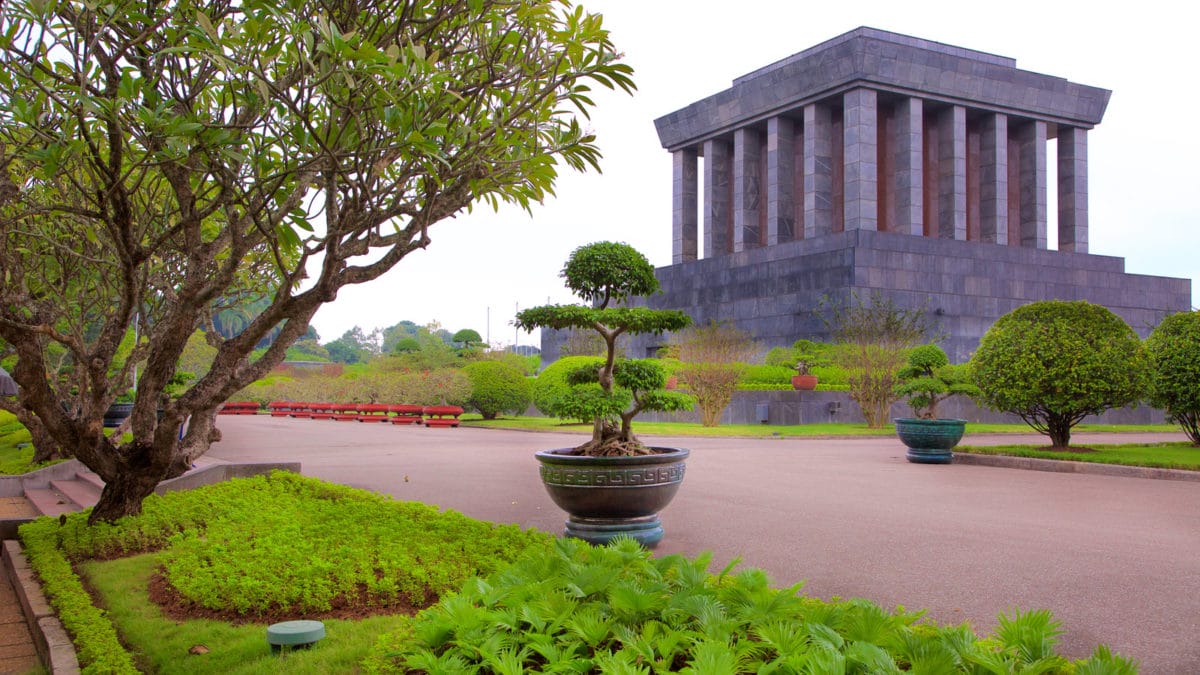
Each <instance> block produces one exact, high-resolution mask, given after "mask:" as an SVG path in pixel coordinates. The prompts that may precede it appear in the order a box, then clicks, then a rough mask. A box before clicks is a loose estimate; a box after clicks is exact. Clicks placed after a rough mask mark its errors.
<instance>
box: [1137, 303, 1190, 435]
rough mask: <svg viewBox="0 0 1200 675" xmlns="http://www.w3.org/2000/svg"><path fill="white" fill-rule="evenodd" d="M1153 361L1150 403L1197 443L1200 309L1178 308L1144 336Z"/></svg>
mask: <svg viewBox="0 0 1200 675" xmlns="http://www.w3.org/2000/svg"><path fill="white" fill-rule="evenodd" d="M1146 351H1147V352H1148V353H1149V355H1150V360H1151V362H1152V363H1153V364H1154V369H1153V371H1152V378H1153V383H1152V385H1151V391H1150V403H1151V404H1153V405H1154V406H1156V407H1159V408H1162V409H1163V410H1165V411H1166V412H1167V415H1168V417H1170V419H1172V420H1174V421H1175V422H1177V423H1178V424H1179V426H1181V427H1183V431H1184V433H1186V434H1187V436H1188V438H1190V439H1191V441H1192V443H1193V444H1195V445H1200V312H1179V313H1178V314H1172V315H1171V316H1168V317H1167V318H1165V319H1163V322H1162V323H1160V324H1159V325H1158V327H1157V328H1155V329H1154V332H1152V333H1150V337H1149V338H1147V339H1146Z"/></svg>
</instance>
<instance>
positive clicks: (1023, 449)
mask: <svg viewBox="0 0 1200 675" xmlns="http://www.w3.org/2000/svg"><path fill="white" fill-rule="evenodd" d="M1089 450H1090V451H1089ZM954 451H955V452H970V453H975V454H980V455H1011V456H1014V457H1038V458H1041V459H1060V460H1071V461H1075V462H1096V463H1100V464H1122V465H1126V466H1150V467H1158V468H1163V469H1188V470H1192V471H1200V448H1198V447H1196V446H1194V445H1192V444H1190V443H1186V442H1182V443H1154V444H1150V445H1135V444H1127V445H1100V444H1092V445H1089V446H1087V449H1086V450H1085V449H1082V448H1080V449H1078V450H1077V451H1074V452H1072V451H1070V450H1049V449H1048V448H1047V446H1033V445H997V446H988V447H984V446H972V445H960V446H959V447H957V448H955V449H954Z"/></svg>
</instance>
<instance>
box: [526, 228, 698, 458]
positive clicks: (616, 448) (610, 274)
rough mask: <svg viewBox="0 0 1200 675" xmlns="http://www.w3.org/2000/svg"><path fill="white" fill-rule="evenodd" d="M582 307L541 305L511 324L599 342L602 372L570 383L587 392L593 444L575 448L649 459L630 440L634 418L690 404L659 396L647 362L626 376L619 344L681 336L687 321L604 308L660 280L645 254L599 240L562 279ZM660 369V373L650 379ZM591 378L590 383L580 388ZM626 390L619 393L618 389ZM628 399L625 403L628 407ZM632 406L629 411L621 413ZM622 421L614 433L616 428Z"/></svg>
mask: <svg viewBox="0 0 1200 675" xmlns="http://www.w3.org/2000/svg"><path fill="white" fill-rule="evenodd" d="M560 276H562V277H563V278H565V279H566V280H567V281H566V284H567V288H570V289H571V290H572V291H574V292H575V294H576V295H578V296H579V297H580V298H581V299H583V300H585V301H587V302H591V303H592V306H590V307H589V306H584V305H543V306H541V307H531V308H529V309H526V310H522V311H521V312H518V313H517V319H516V325H517V326H518V327H519V328H524V329H525V330H527V331H532V330H533V329H534V328H553V329H555V330H567V329H572V328H586V329H591V330H594V331H596V332H597V333H599V335H600V336H601V337H602V338H603V339H604V344H605V356H604V361H603V363H602V364H601V365H600V367H599V369H597V370H595V371H594V373H591V371H576V372H575V373H573V374H572V378H573V380H574V381H573V382H572V384H573V385H575V386H576V387H577V388H578V391H580V392H583V393H586V396H587V399H588V401H589V402H590V406H589V407H590V409H591V413H592V414H591V415H589V416H590V417H591V418H592V419H593V432H592V440H591V441H589V442H588V443H585V444H584V445H582V446H580V447H579V448H576V452H577V453H579V454H589V455H613V454H621V455H632V454H649V453H650V452H652V451H651V450H650V449H649V448H647V447H645V446H644V445H642V444H641V443H640V442H638V440H637V438H636V437H635V436H634V435H633V418H634V417H635V416H637V414H638V413H640V412H641V411H643V410H658V411H662V412H670V411H676V410H687V409H690V408H691V407H692V406H693V405H694V404H695V401H694V399H692V398H691V397H689V396H686V395H683V394H679V393H678V392H669V391H662V390H661V388H662V387H663V386H665V385H666V379H667V378H666V374H665V373H664V372H663V370H662V366H661V365H659V364H657V363H654V362H653V361H652V360H644V361H625V362H623V363H624V364H628V365H626V366H623V368H624V370H625V374H623V375H622V374H620V373H619V371H620V370H621V369H620V368H618V366H617V362H616V356H617V345H616V341H617V338H618V337H620V336H621V335H622V334H624V333H655V334H658V333H662V332H664V331H673V330H680V329H682V328H685V327H687V326H688V324H690V323H691V319H690V318H689V317H688V316H687V315H686V314H684V313H683V312H679V311H675V310H655V309H649V308H647V307H609V303H610V302H619V301H622V300H625V299H627V298H629V297H632V296H635V295H649V294H651V293H655V292H657V291H658V279H656V278H655V276H654V268H653V267H652V266H651V265H650V261H649V260H647V259H646V256H644V255H642V254H641V253H639V252H638V251H637V250H636V249H634V248H633V247H632V246H629V245H628V244H618V243H613V242H596V243H593V244H588V245H586V246H581V247H579V248H577V249H575V251H574V252H572V253H571V256H570V257H569V258H568V259H567V263H566V265H565V266H564V267H563V270H562V273H561V275H560ZM655 369H657V373H653V372H651V371H654V370H655ZM589 373H591V376H592V377H594V384H595V385H596V386H597V387H598V390H597V389H596V388H593V387H592V383H584V382H581V381H580V379H581V377H582V376H584V375H588V374H589ZM622 390H624V391H622ZM626 394H628V396H629V402H630V403H631V404H632V405H630V404H629V403H626V402H625V396H626ZM626 405H629V407H628V408H625V406H626ZM618 420H619V421H620V426H619V427H617V425H616V422H617V421H618Z"/></svg>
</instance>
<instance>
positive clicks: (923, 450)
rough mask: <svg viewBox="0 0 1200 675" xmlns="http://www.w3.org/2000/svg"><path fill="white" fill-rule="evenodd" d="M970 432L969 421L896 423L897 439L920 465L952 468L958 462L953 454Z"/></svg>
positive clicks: (903, 420) (902, 420)
mask: <svg viewBox="0 0 1200 675" xmlns="http://www.w3.org/2000/svg"><path fill="white" fill-rule="evenodd" d="M966 428H967V422H966V420H923V419H918V418H913V417H901V418H898V419H897V420H896V435H897V436H899V437H900V441H901V442H902V443H904V445H906V446H908V453H907V454H906V455H905V457H906V458H907V459H908V461H910V462H915V463H917V464H949V463H950V462H951V460H953V459H954V453H952V452H950V451H951V450H952V449H954V446H956V445H958V442H959V441H960V440H962V437H963V433H964V432H965V431H966Z"/></svg>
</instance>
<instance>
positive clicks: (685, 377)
mask: <svg viewBox="0 0 1200 675" xmlns="http://www.w3.org/2000/svg"><path fill="white" fill-rule="evenodd" d="M674 347H675V348H674V349H673V350H672V351H673V352H674V356H675V358H677V359H679V360H680V361H681V362H682V364H681V366H680V368H679V375H678V377H679V383H680V384H682V385H684V386H685V387H687V389H688V392H690V393H691V394H692V395H693V396H695V397H696V404H697V405H698V406H699V407H700V421H701V423H702V424H703V425H704V426H706V427H715V426H718V425H719V424H720V423H721V413H723V412H725V408H726V407H728V406H729V401H730V400H732V399H733V392H734V391H736V390H737V385H738V382H739V381H740V380H741V377H742V374H743V373H744V372H745V371H746V366H747V364H748V362H749V361H750V359H752V358H754V356H755V354H756V352H757V351H758V348H757V346H756V345H755V344H754V340H753V339H752V338H751V337H750V334H749V333H747V332H746V331H744V330H740V329H738V328H737V327H735V326H733V325H732V324H728V323H716V322H712V323H710V324H709V325H707V326H690V327H688V328H685V329H683V330H682V331H680V332H679V333H677V334H676V336H675V344H674Z"/></svg>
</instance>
